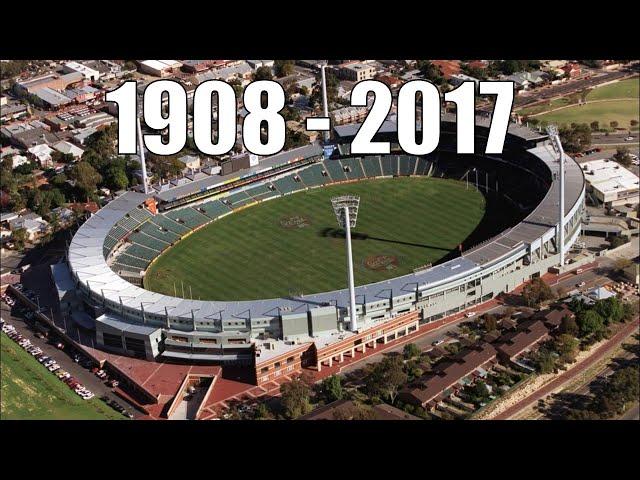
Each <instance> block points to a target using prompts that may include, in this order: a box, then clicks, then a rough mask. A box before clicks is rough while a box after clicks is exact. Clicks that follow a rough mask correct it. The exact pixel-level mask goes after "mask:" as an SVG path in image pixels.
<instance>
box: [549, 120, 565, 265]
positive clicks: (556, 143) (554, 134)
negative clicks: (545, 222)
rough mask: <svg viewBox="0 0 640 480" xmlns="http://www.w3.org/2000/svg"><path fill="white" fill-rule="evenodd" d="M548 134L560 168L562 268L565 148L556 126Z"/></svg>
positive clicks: (562, 250)
mask: <svg viewBox="0 0 640 480" xmlns="http://www.w3.org/2000/svg"><path fill="white" fill-rule="evenodd" d="M547 134H548V135H549V138H550V140H551V146H552V147H553V151H554V152H555V154H556V155H557V156H558V162H559V168H560V175H559V177H560V201H559V206H560V208H559V212H558V214H559V216H560V218H559V221H558V225H559V228H558V245H559V248H558V250H559V252H560V267H563V266H564V148H562V142H560V135H559V134H558V128H557V127H556V126H555V125H549V126H548V127H547Z"/></svg>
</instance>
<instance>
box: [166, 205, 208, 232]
mask: <svg viewBox="0 0 640 480" xmlns="http://www.w3.org/2000/svg"><path fill="white" fill-rule="evenodd" d="M165 216H167V217H169V218H170V219H171V220H173V221H175V222H178V223H181V224H183V225H186V226H187V227H189V228H191V229H194V228H197V227H199V226H200V225H204V224H205V223H207V222H208V221H209V220H210V219H209V218H208V217H206V216H205V215H203V214H202V213H200V212H198V211H196V210H194V209H193V208H191V207H187V208H181V209H180V210H171V211H169V212H167V213H165Z"/></svg>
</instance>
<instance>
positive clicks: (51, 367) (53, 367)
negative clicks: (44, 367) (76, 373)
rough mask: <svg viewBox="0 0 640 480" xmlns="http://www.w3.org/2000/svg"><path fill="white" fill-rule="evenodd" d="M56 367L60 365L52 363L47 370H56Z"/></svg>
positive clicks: (58, 367)
mask: <svg viewBox="0 0 640 480" xmlns="http://www.w3.org/2000/svg"><path fill="white" fill-rule="evenodd" d="M58 369H60V365H58V364H57V363H54V364H53V365H51V366H50V367H49V369H48V370H49V371H50V372H55V371H56V370H58Z"/></svg>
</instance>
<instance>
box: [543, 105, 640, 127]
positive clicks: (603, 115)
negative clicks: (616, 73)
mask: <svg viewBox="0 0 640 480" xmlns="http://www.w3.org/2000/svg"><path fill="white" fill-rule="evenodd" d="M638 107H639V103H638V99H637V98H636V99H635V100H632V99H629V100H618V101H611V102H598V103H588V104H585V105H576V106H573V107H568V108H563V109H561V110H556V111H555V112H550V113H545V114H544V115H538V116H536V117H535V118H537V119H538V120H540V121H547V122H555V123H558V124H561V125H562V124H567V125H569V124H571V123H587V124H590V123H591V122H593V121H598V122H600V125H602V126H604V127H606V126H608V125H609V122H612V121H616V122H618V126H619V127H621V128H629V127H630V122H631V120H638V119H639V115H638Z"/></svg>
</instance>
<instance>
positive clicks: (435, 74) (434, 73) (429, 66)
mask: <svg viewBox="0 0 640 480" xmlns="http://www.w3.org/2000/svg"><path fill="white" fill-rule="evenodd" d="M417 64H418V70H420V73H421V74H422V76H423V77H424V78H425V79H426V80H429V81H430V82H433V83H434V84H435V85H437V86H442V85H444V84H445V83H446V80H445V79H444V76H443V75H442V72H441V71H440V68H438V66H437V65H435V64H433V63H431V62H430V61H429V60H418V62H417Z"/></svg>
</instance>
